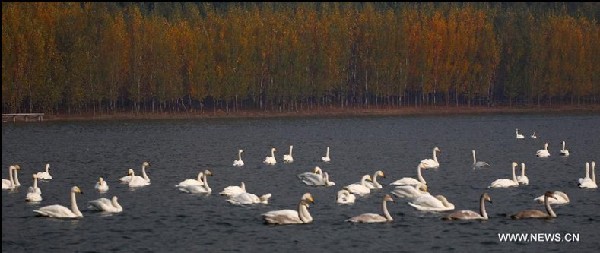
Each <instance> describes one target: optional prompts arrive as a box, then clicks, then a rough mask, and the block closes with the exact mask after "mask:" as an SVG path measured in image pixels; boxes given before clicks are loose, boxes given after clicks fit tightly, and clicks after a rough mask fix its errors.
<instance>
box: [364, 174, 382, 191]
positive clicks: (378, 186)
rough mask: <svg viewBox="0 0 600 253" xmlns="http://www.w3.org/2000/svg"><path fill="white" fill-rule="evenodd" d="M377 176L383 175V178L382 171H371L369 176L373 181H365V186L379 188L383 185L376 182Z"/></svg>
mask: <svg viewBox="0 0 600 253" xmlns="http://www.w3.org/2000/svg"><path fill="white" fill-rule="evenodd" d="M377 177H383V178H385V174H383V171H381V170H378V171H375V173H373V176H372V177H371V179H373V181H371V182H369V181H367V183H366V184H367V187H369V188H370V189H381V188H383V186H382V185H381V184H380V183H379V182H377Z"/></svg>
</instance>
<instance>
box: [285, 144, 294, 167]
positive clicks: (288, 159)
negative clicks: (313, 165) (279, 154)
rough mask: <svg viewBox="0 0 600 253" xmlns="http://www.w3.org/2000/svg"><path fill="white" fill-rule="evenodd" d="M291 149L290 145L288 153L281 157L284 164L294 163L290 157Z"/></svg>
mask: <svg viewBox="0 0 600 253" xmlns="http://www.w3.org/2000/svg"><path fill="white" fill-rule="evenodd" d="M293 148H294V146H292V145H290V153H289V154H285V155H283V162H284V163H293V162H294V157H293V156H292V149H293Z"/></svg>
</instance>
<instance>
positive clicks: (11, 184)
mask: <svg viewBox="0 0 600 253" xmlns="http://www.w3.org/2000/svg"><path fill="white" fill-rule="evenodd" d="M17 166H19V165H11V166H8V178H9V179H4V178H3V179H2V190H9V189H10V190H12V189H14V188H15V178H14V176H13V174H14V172H13V170H17Z"/></svg>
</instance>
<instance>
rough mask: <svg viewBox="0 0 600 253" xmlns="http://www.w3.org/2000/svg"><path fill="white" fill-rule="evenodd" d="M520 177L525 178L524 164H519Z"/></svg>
mask: <svg viewBox="0 0 600 253" xmlns="http://www.w3.org/2000/svg"><path fill="white" fill-rule="evenodd" d="M521 176H522V177H524V176H525V164H521Z"/></svg>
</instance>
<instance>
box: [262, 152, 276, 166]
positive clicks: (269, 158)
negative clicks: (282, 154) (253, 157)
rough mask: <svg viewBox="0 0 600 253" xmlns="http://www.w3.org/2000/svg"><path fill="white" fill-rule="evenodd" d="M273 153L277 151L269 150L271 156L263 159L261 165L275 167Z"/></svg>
mask: <svg viewBox="0 0 600 253" xmlns="http://www.w3.org/2000/svg"><path fill="white" fill-rule="evenodd" d="M275 151H277V149H275V148H271V156H267V157H265V160H264V161H263V163H265V164H268V165H275V164H276V163H277V160H275Z"/></svg>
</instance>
